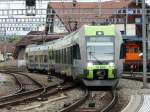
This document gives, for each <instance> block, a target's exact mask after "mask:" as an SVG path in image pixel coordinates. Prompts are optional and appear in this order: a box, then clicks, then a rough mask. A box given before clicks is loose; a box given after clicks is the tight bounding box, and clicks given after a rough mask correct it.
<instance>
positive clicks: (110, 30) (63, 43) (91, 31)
mask: <svg viewBox="0 0 150 112" xmlns="http://www.w3.org/2000/svg"><path fill="white" fill-rule="evenodd" d="M97 32H103V35H104V36H105V35H107V36H114V35H115V25H99V26H93V25H83V26H82V27H81V28H80V29H78V30H76V31H74V32H72V33H70V34H69V35H66V36H64V38H61V39H57V40H53V41H50V42H46V43H44V44H43V45H29V46H28V47H27V50H26V51H28V49H30V51H37V50H38V49H40V50H47V49H48V48H53V49H59V48H63V47H68V46H71V45H73V44H76V43H78V42H79V38H82V37H83V36H84V37H89V36H96V35H97Z"/></svg>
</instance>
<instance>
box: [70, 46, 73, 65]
mask: <svg viewBox="0 0 150 112" xmlns="http://www.w3.org/2000/svg"><path fill="white" fill-rule="evenodd" d="M70 64H73V46H71V47H70Z"/></svg>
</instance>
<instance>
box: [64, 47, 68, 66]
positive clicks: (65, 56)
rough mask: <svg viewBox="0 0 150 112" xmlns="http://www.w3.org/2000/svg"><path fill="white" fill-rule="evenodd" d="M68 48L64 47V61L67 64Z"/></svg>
mask: <svg viewBox="0 0 150 112" xmlns="http://www.w3.org/2000/svg"><path fill="white" fill-rule="evenodd" d="M66 50H67V49H66V48H65V49H64V63H65V64H66V58H67V55H66Z"/></svg>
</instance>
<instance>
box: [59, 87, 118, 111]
mask: <svg viewBox="0 0 150 112" xmlns="http://www.w3.org/2000/svg"><path fill="white" fill-rule="evenodd" d="M111 95H112V99H111V101H110V102H109V103H107V104H106V105H105V106H103V107H101V106H100V107H97V108H95V107H92V108H91V107H89V108H83V107H80V106H81V105H84V104H85V102H86V101H87V100H88V99H89V98H90V92H89V91H88V90H85V94H84V96H83V97H82V98H81V99H80V100H78V101H76V102H74V103H72V104H71V105H70V106H68V107H66V108H63V109H62V110H60V112H70V111H71V112H109V111H110V110H111V109H112V107H113V106H114V105H115V104H116V102H117V99H118V95H117V92H116V90H112V91H111Z"/></svg>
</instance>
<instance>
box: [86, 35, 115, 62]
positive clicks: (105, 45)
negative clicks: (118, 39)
mask: <svg viewBox="0 0 150 112" xmlns="http://www.w3.org/2000/svg"><path fill="white" fill-rule="evenodd" d="M87 58H88V61H94V62H97V61H100V62H110V61H113V60H114V37H89V38H88V39H87Z"/></svg>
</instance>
